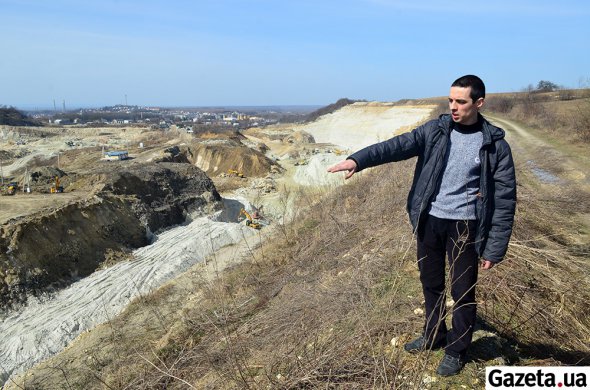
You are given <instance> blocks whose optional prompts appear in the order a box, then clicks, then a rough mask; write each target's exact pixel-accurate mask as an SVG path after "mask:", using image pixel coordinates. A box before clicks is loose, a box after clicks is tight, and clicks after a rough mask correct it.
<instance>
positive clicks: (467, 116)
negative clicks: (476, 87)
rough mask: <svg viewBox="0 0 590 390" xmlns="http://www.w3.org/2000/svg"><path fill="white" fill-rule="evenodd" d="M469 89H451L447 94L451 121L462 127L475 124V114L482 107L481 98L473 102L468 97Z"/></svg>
mask: <svg viewBox="0 0 590 390" xmlns="http://www.w3.org/2000/svg"><path fill="white" fill-rule="evenodd" d="M470 93H471V87H467V88H462V87H451V93H449V108H450V109H451V116H452V117H453V121H455V122H456V123H460V124H462V125H472V124H474V123H475V122H477V112H478V111H479V109H480V108H481V107H482V106H483V98H479V99H477V100H476V101H475V102H474V101H473V100H471V97H470V96H469V95H470Z"/></svg>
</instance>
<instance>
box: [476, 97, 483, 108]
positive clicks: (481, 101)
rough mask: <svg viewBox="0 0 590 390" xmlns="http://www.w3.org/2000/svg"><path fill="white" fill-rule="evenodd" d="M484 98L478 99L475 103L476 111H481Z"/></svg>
mask: <svg viewBox="0 0 590 390" xmlns="http://www.w3.org/2000/svg"><path fill="white" fill-rule="evenodd" d="M484 101H485V100H484V98H479V99H477V100H476V101H475V106H476V107H477V109H478V110H479V109H481V108H482V107H483V104H484Z"/></svg>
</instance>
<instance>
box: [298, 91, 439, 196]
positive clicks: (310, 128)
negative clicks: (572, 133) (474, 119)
mask: <svg viewBox="0 0 590 390" xmlns="http://www.w3.org/2000/svg"><path fill="white" fill-rule="evenodd" d="M432 109H433V106H420V107H412V106H394V105H392V104H388V103H376V102H370V103H364V102H359V103H354V104H351V105H348V106H345V107H343V108H342V109H340V110H338V111H336V112H334V113H332V114H329V115H324V116H322V117H321V118H319V119H318V120H317V121H315V122H313V123H310V124H307V125H305V126H301V127H299V128H296V129H295V130H302V131H305V132H307V133H309V134H311V135H312V136H313V137H314V139H315V141H316V142H317V143H328V144H333V145H336V146H337V147H338V148H340V149H342V150H343V151H345V153H344V154H343V155H341V156H338V155H335V154H332V153H320V154H316V155H313V156H312V157H311V158H310V159H309V161H308V164H307V165H304V166H300V167H298V169H297V170H296V172H295V175H294V177H293V180H294V181H295V182H296V183H297V184H300V185H306V186H309V185H339V184H342V176H341V175H327V174H326V169H327V168H328V167H330V166H332V165H334V164H336V163H338V162H339V161H341V160H343V159H344V158H346V156H347V155H349V154H351V153H353V152H355V151H357V150H360V149H362V148H364V147H366V146H369V145H371V144H374V143H375V142H379V141H385V140H387V139H389V138H391V137H393V136H394V135H397V134H399V133H402V132H404V131H407V130H410V129H411V127H412V126H414V125H416V124H417V123H420V122H422V121H424V120H425V119H426V118H428V116H429V115H430V112H431V111H432Z"/></svg>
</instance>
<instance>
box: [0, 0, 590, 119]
mask: <svg viewBox="0 0 590 390" xmlns="http://www.w3.org/2000/svg"><path fill="white" fill-rule="evenodd" d="M589 40H590V2H588V1H581V0H580V1H568V0H565V1H546V0H522V1H518V0H510V1H508V0H497V1H478V0H469V1H464V0H454V1H452V2H443V1H436V0H412V1H406V0H355V1H353V0H350V1H348V0H326V1H322V0H313V1H312V0H309V1H308V0H291V1H287V0H248V1H231V0H209V1H203V0H193V1H189V0H186V1H185V0H166V1H164V0H142V1H134V0H100V1H81V0H51V1H48V0H0V53H2V55H1V60H0V105H14V106H17V107H20V108H27V109H28V108H34V107H52V106H53V101H54V100H55V101H56V104H57V105H58V106H61V104H62V101H63V100H65V101H66V105H67V107H68V108H75V107H83V106H84V107H85V106H104V105H112V104H121V103H125V96H127V102H128V104H133V105H136V104H137V105H161V106H178V105H184V106H202V105H299V104H301V105H325V104H329V103H332V102H334V101H336V100H337V99H338V98H342V97H348V98H352V99H367V100H379V101H394V100H398V99H402V98H419V97H430V96H443V95H446V94H447V93H448V89H449V85H450V83H452V81H453V80H454V79H455V78H457V77H459V76H462V75H464V74H468V73H473V74H477V75H479V76H480V77H482V78H483V79H484V81H485V83H486V85H487V87H488V91H489V92H506V91H518V90H520V89H522V88H523V87H526V86H527V85H528V84H536V83H537V82H538V81H539V80H549V81H552V82H554V83H557V84H560V85H564V86H567V87H575V88H577V87H580V86H582V85H584V84H585V85H586V86H590V85H588V83H589V81H590V44H589Z"/></svg>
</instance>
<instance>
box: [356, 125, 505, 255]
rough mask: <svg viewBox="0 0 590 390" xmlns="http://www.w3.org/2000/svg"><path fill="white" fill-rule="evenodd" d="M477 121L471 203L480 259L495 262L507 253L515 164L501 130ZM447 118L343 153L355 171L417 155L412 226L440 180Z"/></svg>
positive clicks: (410, 207)
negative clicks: (477, 171) (479, 141)
mask: <svg viewBox="0 0 590 390" xmlns="http://www.w3.org/2000/svg"><path fill="white" fill-rule="evenodd" d="M480 120H482V121H483V127H482V131H483V145H482V147H481V149H480V152H479V157H480V161H481V176H480V187H479V194H478V201H477V204H476V215H477V227H478V228H477V232H476V249H477V252H478V254H479V255H480V256H481V257H483V258H484V259H486V260H490V261H492V262H499V261H501V260H502V259H503V258H504V255H505V254H506V250H507V248H508V241H509V240H510V235H511V234H512V223H513V221H514V211H515V207H516V179H515V175H514V162H513V161H512V153H511V151H510V146H509V145H508V143H507V142H506V140H505V139H504V130H502V129H500V128H498V127H496V126H493V125H492V124H490V123H489V122H488V121H487V120H485V119H483V118H481V117H480ZM451 121H452V119H451V116H450V115H448V114H445V115H441V116H440V117H439V118H438V119H435V120H432V121H429V122H427V123H426V124H424V125H422V126H420V127H418V128H416V129H414V130H413V131H411V132H409V133H404V134H401V135H399V136H396V137H393V138H391V139H389V140H387V141H384V142H380V143H377V144H375V145H371V146H368V147H366V148H364V149H362V150H360V151H358V152H356V153H354V154H352V155H351V156H349V157H348V158H349V159H352V160H354V161H355V162H356V163H357V172H358V171H361V170H363V169H365V168H369V167H373V166H376V165H380V164H385V163H388V162H394V161H401V160H406V159H409V158H411V157H418V161H417V162H416V169H415V171H414V182H413V184H412V189H411V190H410V193H409V195H408V204H407V209H408V214H409V216H410V222H411V223H412V226H413V227H414V230H415V229H416V228H417V227H418V223H419V221H420V219H421V217H422V216H423V214H424V213H425V212H427V211H428V209H429V207H430V203H431V202H432V200H433V199H434V197H435V195H436V191H437V189H438V186H439V184H440V181H441V178H442V173H443V168H444V157H445V153H446V151H447V142H448V140H449V137H450V133H451Z"/></svg>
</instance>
